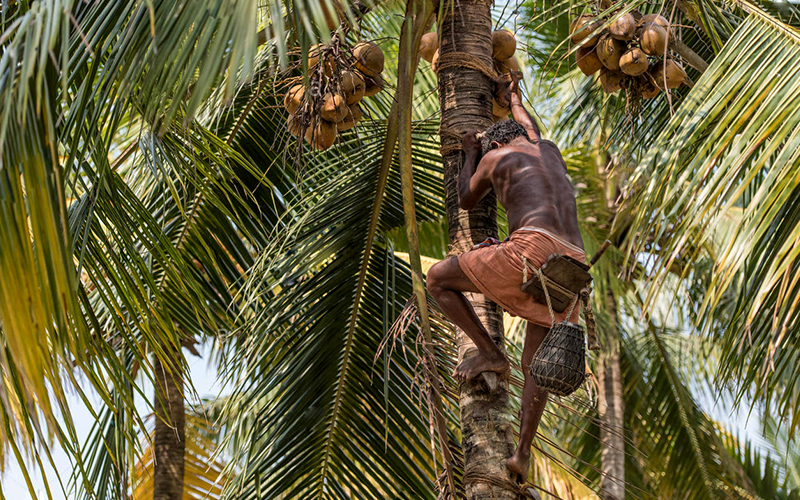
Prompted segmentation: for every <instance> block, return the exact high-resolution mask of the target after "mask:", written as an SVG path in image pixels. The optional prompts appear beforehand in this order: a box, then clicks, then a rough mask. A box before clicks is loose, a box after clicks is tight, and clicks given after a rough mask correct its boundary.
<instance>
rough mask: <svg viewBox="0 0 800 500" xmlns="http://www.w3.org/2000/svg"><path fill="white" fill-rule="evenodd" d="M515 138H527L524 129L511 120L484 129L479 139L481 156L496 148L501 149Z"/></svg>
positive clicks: (526, 132)
mask: <svg viewBox="0 0 800 500" xmlns="http://www.w3.org/2000/svg"><path fill="white" fill-rule="evenodd" d="M517 137H525V138H527V137H528V131H527V130H525V127H523V126H522V125H520V124H519V123H517V122H515V121H513V120H502V121H499V122H497V123H495V124H494V125H492V126H491V127H489V128H487V129H486V132H484V133H483V138H482V139H481V151H482V152H483V154H486V153H488V152H489V151H491V150H493V149H497V148H501V147H503V146H505V145H507V144H508V143H509V142H511V141H513V140H514V139H516V138H517Z"/></svg>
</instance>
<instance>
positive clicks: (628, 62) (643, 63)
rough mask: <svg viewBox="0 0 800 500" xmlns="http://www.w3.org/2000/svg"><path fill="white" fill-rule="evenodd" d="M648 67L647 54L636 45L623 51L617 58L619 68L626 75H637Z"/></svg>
mask: <svg viewBox="0 0 800 500" xmlns="http://www.w3.org/2000/svg"><path fill="white" fill-rule="evenodd" d="M649 67H650V64H649V63H648V61H647V54H645V53H644V51H643V50H642V49H640V48H638V47H634V48H632V49H631V50H629V51H627V52H625V53H624V54H622V57H620V59H619V69H620V70H621V71H622V72H623V73H625V74H626V75H630V76H639V75H641V74H643V73H644V72H646V71H647V68H649Z"/></svg>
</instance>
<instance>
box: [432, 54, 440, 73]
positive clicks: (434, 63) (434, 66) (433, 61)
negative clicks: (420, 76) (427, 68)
mask: <svg viewBox="0 0 800 500" xmlns="http://www.w3.org/2000/svg"><path fill="white" fill-rule="evenodd" d="M438 63H439V49H436V52H434V53H433V57H432V58H431V69H432V70H433V72H434V73H436V65H437V64H438Z"/></svg>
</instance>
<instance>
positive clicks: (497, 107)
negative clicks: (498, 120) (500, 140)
mask: <svg viewBox="0 0 800 500" xmlns="http://www.w3.org/2000/svg"><path fill="white" fill-rule="evenodd" d="M509 111H511V110H510V109H508V108H507V107H505V106H503V105H502V104H500V101H498V100H497V97H495V98H494V99H492V114H493V115H494V116H502V117H505V116H508V112H509Z"/></svg>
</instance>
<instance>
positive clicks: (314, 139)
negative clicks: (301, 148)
mask: <svg viewBox="0 0 800 500" xmlns="http://www.w3.org/2000/svg"><path fill="white" fill-rule="evenodd" d="M337 134H338V130H337V129H336V124H335V123H331V122H329V121H326V120H319V121H318V122H317V124H316V125H315V126H314V127H308V130H306V140H307V141H308V143H309V144H311V146H313V147H315V148H317V149H322V150H324V149H328V148H329V147H331V146H333V143H334V142H336V135H337Z"/></svg>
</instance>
